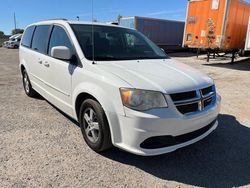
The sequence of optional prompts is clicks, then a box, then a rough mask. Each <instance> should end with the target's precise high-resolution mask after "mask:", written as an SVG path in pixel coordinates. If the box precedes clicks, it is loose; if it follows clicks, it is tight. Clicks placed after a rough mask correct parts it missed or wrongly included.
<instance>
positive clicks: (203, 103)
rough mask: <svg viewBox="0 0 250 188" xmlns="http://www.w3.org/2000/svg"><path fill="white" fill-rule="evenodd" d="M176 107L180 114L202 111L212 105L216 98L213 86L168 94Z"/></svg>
mask: <svg viewBox="0 0 250 188" xmlns="http://www.w3.org/2000/svg"><path fill="white" fill-rule="evenodd" d="M170 97H171V99H172V100H173V102H174V104H175V106H176V108H177V109H178V111H179V112H180V113H182V114H190V113H194V112H197V111H203V110H205V109H207V108H209V107H210V106H212V105H213V104H214V102H215V99H216V91H215V86H214V85H212V86H209V87H206V88H202V89H199V90H193V91H187V92H182V93H174V94H170Z"/></svg>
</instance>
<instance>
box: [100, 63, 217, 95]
mask: <svg viewBox="0 0 250 188" xmlns="http://www.w3.org/2000/svg"><path fill="white" fill-rule="evenodd" d="M97 65H98V67H99V68H101V69H102V70H104V71H107V72H109V73H111V74H114V75H116V76H117V77H119V78H120V79H122V80H124V81H126V82H127V83H129V84H130V85H131V87H133V88H137V89H146V90H156V91H161V92H163V93H169V94H170V93H176V92H184V91H190V90H194V89H197V88H204V87H207V86H209V85H212V84H213V80H212V79H211V78H210V77H208V76H207V75H205V74H203V73H201V72H199V71H198V70H196V69H194V68H192V67H190V66H188V65H186V64H183V63H179V62H177V61H175V60H173V59H164V60H162V59H160V60H138V61H137V60H132V61H131V60H130V61H111V62H110V61H108V62H107V61H103V62H98V63H97Z"/></svg>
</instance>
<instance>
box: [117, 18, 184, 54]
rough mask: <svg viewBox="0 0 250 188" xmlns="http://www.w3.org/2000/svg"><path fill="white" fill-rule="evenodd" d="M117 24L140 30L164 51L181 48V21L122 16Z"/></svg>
mask: <svg viewBox="0 0 250 188" xmlns="http://www.w3.org/2000/svg"><path fill="white" fill-rule="evenodd" d="M119 25H121V26H124V27H129V28H134V29H136V30H138V31H140V32H141V33H143V34H144V35H145V36H147V37H148V38H149V39H151V40H152V41H153V42H154V43H156V44H157V45H158V46H160V47H161V48H163V49H164V50H166V51H172V50H179V49H182V40H183V32H184V26H185V22H183V21H176V20H164V19H156V18H146V17H139V16H132V17H122V18H121V19H120V21H119Z"/></svg>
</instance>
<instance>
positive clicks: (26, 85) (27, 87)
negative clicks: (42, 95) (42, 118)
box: [22, 69, 37, 97]
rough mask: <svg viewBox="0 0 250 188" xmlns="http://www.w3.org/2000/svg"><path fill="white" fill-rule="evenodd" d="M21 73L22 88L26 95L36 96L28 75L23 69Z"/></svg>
mask: <svg viewBox="0 0 250 188" xmlns="http://www.w3.org/2000/svg"><path fill="white" fill-rule="evenodd" d="M22 75H23V88H24V91H25V93H26V95H28V96H29V97H34V96H36V94H37V93H36V91H35V90H34V89H33V88H32V86H31V83H30V79H29V76H28V74H27V72H26V70H25V69H24V70H23V72H22Z"/></svg>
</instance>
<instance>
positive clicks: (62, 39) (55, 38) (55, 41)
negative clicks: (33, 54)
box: [49, 26, 72, 55]
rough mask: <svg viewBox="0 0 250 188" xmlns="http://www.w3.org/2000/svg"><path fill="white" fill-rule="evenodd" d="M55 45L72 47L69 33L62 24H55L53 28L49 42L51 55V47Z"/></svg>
mask: <svg viewBox="0 0 250 188" xmlns="http://www.w3.org/2000/svg"><path fill="white" fill-rule="evenodd" d="M55 46H66V47H68V48H69V49H72V45H71V42H70V40H69V37H68V35H67V33H66V32H65V30H64V29H63V28H62V27H60V26H54V28H53V31H52V34H51V38H50V44H49V55H51V49H52V48H53V47H55Z"/></svg>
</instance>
